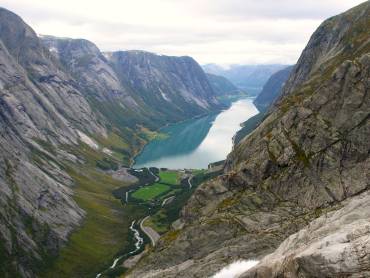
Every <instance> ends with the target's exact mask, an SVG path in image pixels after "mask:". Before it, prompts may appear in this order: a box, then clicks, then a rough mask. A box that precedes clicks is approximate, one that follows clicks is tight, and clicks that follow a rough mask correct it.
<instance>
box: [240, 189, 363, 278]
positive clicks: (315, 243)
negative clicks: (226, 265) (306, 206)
mask: <svg viewBox="0 0 370 278" xmlns="http://www.w3.org/2000/svg"><path fill="white" fill-rule="evenodd" d="M340 206H341V208H340V209H338V210H337V211H333V212H329V213H327V214H324V215H323V216H321V217H319V218H317V219H315V220H314V221H312V222H311V223H309V224H308V225H307V226H306V227H304V228H303V229H302V230H300V231H299V232H297V233H295V234H293V235H291V236H289V237H288V238H287V239H286V240H285V241H284V242H283V243H282V244H281V245H280V246H279V248H277V249H276V251H274V252H273V253H272V254H270V255H268V256H266V257H265V258H263V260H262V261H261V262H260V263H259V264H258V266H256V267H255V268H253V269H251V270H249V271H248V272H247V273H245V274H244V275H242V276H241V277H244V278H247V277H251V278H252V277H253V278H257V277H266V278H273V277H369V276H370V192H369V191H367V192H364V193H363V194H361V195H359V196H356V197H353V198H349V199H348V200H345V201H343V202H342V203H341V204H340Z"/></svg>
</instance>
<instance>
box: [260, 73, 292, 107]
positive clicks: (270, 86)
mask: <svg viewBox="0 0 370 278" xmlns="http://www.w3.org/2000/svg"><path fill="white" fill-rule="evenodd" d="M292 69H293V66H289V67H286V68H285V69H282V70H279V71H278V72H276V73H274V74H273V75H271V77H270V78H269V79H268V80H267V82H266V84H265V85H264V86H263V88H262V91H261V93H259V95H258V96H257V97H256V99H255V100H254V101H253V102H254V104H255V105H256V106H257V108H258V110H259V111H261V112H263V111H265V110H267V109H268V107H269V106H270V105H271V104H272V103H273V102H274V101H275V100H276V99H277V98H278V97H279V96H280V93H281V90H282V89H283V86H284V84H285V82H286V81H287V80H288V78H289V75H290V72H291V71H292Z"/></svg>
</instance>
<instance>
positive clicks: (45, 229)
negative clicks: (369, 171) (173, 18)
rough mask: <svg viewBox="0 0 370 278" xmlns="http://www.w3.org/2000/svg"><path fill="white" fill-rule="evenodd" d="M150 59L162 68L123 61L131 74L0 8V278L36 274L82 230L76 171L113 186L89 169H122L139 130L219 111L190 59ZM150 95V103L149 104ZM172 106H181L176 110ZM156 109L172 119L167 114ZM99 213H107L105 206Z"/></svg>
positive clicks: (82, 43) (79, 43)
mask: <svg viewBox="0 0 370 278" xmlns="http://www.w3.org/2000/svg"><path fill="white" fill-rule="evenodd" d="M117 55H118V54H117ZM139 56H140V55H139ZM154 56H155V55H154ZM117 57H121V54H119V55H118V56H117ZM155 57H156V58H155V59H156V60H158V62H157V64H155V65H158V64H159V65H162V64H161V63H162V62H163V61H164V62H163V67H164V68H161V67H153V68H152V67H151V66H150V63H152V62H153V63H154V60H147V59H146V58H145V59H144V60H143V61H144V64H141V62H140V61H139V60H134V61H131V59H129V60H130V63H129V65H130V68H131V66H132V67H134V68H136V70H135V71H131V70H129V69H126V68H125V60H124V59H123V60H121V59H119V60H110V59H109V60H108V59H107V58H106V57H104V55H103V54H102V53H101V52H100V51H99V49H98V48H97V47H96V46H95V45H94V44H92V43H90V42H88V41H86V40H70V39H56V38H53V37H43V38H39V37H38V36H37V35H36V34H35V32H34V31H33V30H32V29H31V28H30V27H29V26H28V25H27V24H25V23H24V22H23V21H22V19H21V18H19V17H18V16H17V15H15V14H13V13H12V12H10V11H8V10H5V9H2V8H0V108H1V109H0V150H1V155H0V208H1V209H0V273H1V276H2V277H3V276H4V277H17V275H21V276H22V277H35V276H36V274H37V273H38V272H39V271H40V270H41V269H44V268H45V267H46V266H47V265H48V264H49V263H50V260H51V258H53V257H54V256H56V255H57V254H58V251H59V250H60V248H61V246H64V245H65V244H66V242H67V240H68V237H69V235H70V234H71V232H72V231H73V230H74V229H76V228H77V227H78V226H79V225H81V223H82V220H83V219H84V217H85V216H86V213H87V212H86V211H84V210H82V209H81V208H80V207H79V206H78V205H77V203H76V202H75V200H74V197H75V196H74V193H75V190H74V189H75V187H76V186H77V184H81V183H82V182H85V184H84V185H85V188H84V190H85V189H86V190H88V189H89V187H88V186H89V184H91V183H92V182H91V181H90V180H89V179H88V178H89V177H86V176H83V177H82V178H81V175H82V174H81V172H82V171H80V172H79V170H80V168H81V167H84V169H83V170H84V171H83V172H84V173H90V174H91V173H92V176H94V179H96V177H100V179H101V180H102V181H103V185H104V186H105V185H106V184H107V181H108V182H110V183H111V184H110V186H111V187H113V186H116V183H114V182H113V181H112V179H107V177H106V176H104V174H103V173H102V171H97V170H96V168H95V167H96V165H95V162H97V160H99V159H102V161H103V162H106V161H108V162H111V160H112V161H114V162H115V163H116V164H115V165H117V163H118V164H119V163H128V160H129V158H130V156H131V155H132V154H133V153H135V151H137V150H138V148H139V147H140V146H142V144H143V142H144V140H147V135H146V134H145V128H148V127H149V128H158V127H159V126H161V125H163V124H164V123H167V122H173V121H176V120H177V119H184V118H186V117H189V116H194V115H197V114H200V113H204V112H206V111H208V110H211V109H217V108H218V107H219V106H218V103H217V101H216V100H215V98H214V96H213V91H212V89H211V88H210V85H209V83H208V81H207V79H206V77H205V74H204V73H203V71H202V70H201V69H200V67H199V66H198V65H197V63H196V62H195V61H194V60H192V59H191V58H172V57H171V58H170V57H168V58H165V57H163V58H162V57H160V56H155ZM137 58H138V57H137ZM135 59H136V58H135ZM138 59H139V58H138ZM162 59H163V61H162ZM136 62H137V63H138V64H135V63H136ZM145 65H146V66H145ZM142 67H144V68H145V70H144V71H143V72H142V71H141V70H140V71H139V69H141V68H142ZM116 70H117V71H116ZM126 70H127V72H126ZM161 70H163V72H161ZM152 72H155V74H154V75H153V74H152ZM126 73H127V74H126ZM123 74H126V75H125V77H123ZM146 75H148V76H152V78H149V77H148V78H147V76H146ZM170 77H173V79H174V80H176V82H172V83H170V81H169V80H170V79H171V78H170ZM142 82H144V83H145V84H144V83H142ZM151 82H152V83H151ZM162 84H163V87H162ZM136 86H138V87H136ZM172 86H174V87H172ZM144 89H145V90H146V91H144ZM161 90H162V91H161ZM176 94H179V96H178V99H176V97H177V96H176ZM166 97H167V98H168V99H166ZM152 98H155V99H157V100H156V101H154V102H153V103H154V104H156V105H157V106H155V105H154V104H153V103H152V102H150V101H148V99H152ZM180 101H184V102H185V103H186V104H185V105H184V106H180V105H177V103H179V102H180ZM165 105H167V106H166V107H165ZM158 107H164V108H166V109H168V111H172V112H171V113H174V111H175V112H176V113H178V114H176V117H171V115H172V114H171V113H167V112H166V111H162V110H160V109H157V108H158ZM143 130H144V131H143ZM107 148H109V149H107ZM71 165H72V166H71ZM81 165H83V166H81ZM71 167H72V168H73V169H72V170H71ZM79 167H80V168H79ZM70 173H73V174H74V176H73V178H72V175H70ZM86 175H87V174H86ZM76 177H79V178H80V181H79V183H78V182H77V183H76V179H75V178H76ZM103 178H104V179H103ZM108 178H110V177H108ZM93 181H94V180H93ZM104 182H105V183H104ZM111 187H107V189H106V190H107V191H108V190H109V189H110V188H111ZM94 192H95V191H94ZM95 195H96V196H98V194H95ZM95 195H94V196H95ZM81 199H83V197H81V196H79V200H81ZM88 201H91V200H88ZM88 201H86V199H85V203H84V204H85V206H86V207H88V205H87V202H88ZM94 201H95V199H94ZM100 201H101V200H100ZM109 201H111V200H109ZM109 201H107V200H105V199H104V200H103V201H101V203H103V204H107V203H108V202H109ZM94 205H95V208H101V207H100V206H101V204H100V203H99V204H98V203H95V204H94ZM103 209H105V210H104V212H109V213H111V211H113V206H111V207H109V206H107V205H106V207H103ZM111 214H113V213H111ZM111 214H109V217H112V219H113V217H116V216H111ZM105 216H106V215H103V216H102V217H105ZM96 217H101V216H99V215H96ZM109 217H105V218H109Z"/></svg>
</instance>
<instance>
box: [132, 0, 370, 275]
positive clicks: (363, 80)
mask: <svg viewBox="0 0 370 278" xmlns="http://www.w3.org/2000/svg"><path fill="white" fill-rule="evenodd" d="M369 13H370V4H369V2H366V3H364V4H362V5H360V6H359V7H356V8H354V9H352V10H350V11H348V12H347V13H345V14H343V15H339V16H337V17H334V18H331V19H329V20H328V21H326V22H324V23H323V24H322V25H321V26H320V27H319V29H318V30H317V31H316V32H315V33H314V35H313V36H312V38H311V40H310V42H309V44H308V46H307V48H306V50H305V51H304V52H303V53H302V56H301V58H300V62H299V63H298V65H297V67H296V70H295V71H293V75H292V76H291V77H290V80H291V81H290V82H289V83H288V84H287V85H286V86H285V89H284V91H283V96H282V98H281V99H280V100H279V101H278V103H277V104H276V106H275V107H274V108H272V110H271V112H270V113H269V115H268V116H267V117H266V119H265V120H264V121H263V122H262V123H261V124H260V125H259V127H258V128H257V129H256V130H255V131H254V132H253V133H251V134H250V135H249V136H247V137H246V138H244V139H243V140H242V141H241V142H240V143H239V144H238V145H236V146H235V148H234V150H233V152H232V153H231V154H230V155H229V157H228V159H227V162H226V164H225V172H224V175H222V176H220V177H218V178H216V179H214V180H212V181H209V182H207V183H204V184H202V185H201V186H200V187H199V188H198V189H197V191H196V192H195V194H194V195H193V196H192V198H191V199H190V201H189V202H188V204H187V205H186V207H185V208H184V209H183V211H182V218H181V221H182V222H183V223H185V225H184V228H183V229H182V230H178V231H174V232H170V233H169V234H168V235H167V236H165V237H164V238H163V239H162V241H160V242H159V244H158V245H157V247H156V248H155V250H154V251H153V253H152V254H149V255H148V256H147V257H145V258H143V259H142V260H141V262H140V263H139V264H138V265H137V267H136V268H135V269H134V270H133V272H132V275H131V277H205V276H209V275H212V274H214V273H215V272H216V271H217V270H219V269H221V268H222V267H223V266H225V265H226V264H228V263H231V262H233V261H235V260H237V259H239V258H242V259H261V258H263V257H264V256H265V255H267V254H269V253H272V252H273V251H274V250H275V249H276V248H277V247H278V246H279V245H280V244H281V243H282V242H283V241H284V240H285V239H286V238H288V237H289V236H290V235H292V234H294V233H296V232H297V231H299V230H301V229H303V228H304V227H306V226H307V225H308V224H309V223H310V222H311V221H313V220H314V219H316V218H318V217H320V216H321V215H324V214H326V213H329V212H330V211H335V210H337V209H339V208H340V207H341V204H342V202H343V201H344V200H346V199H347V198H351V197H353V196H356V195H359V194H362V193H363V192H367V191H368V190H369V186H370V184H369V180H370V176H369V173H370V161H369V149H370V142H369V140H368V139H366V138H369V137H370V122H369V120H370V119H369V114H370V97H369V92H370V45H369V37H368V33H367V30H368V29H369V21H368V14H369ZM353 19H355V20H353ZM343 24H344V25H345V26H344V25H343ZM329 26H330V28H329ZM349 42H351V43H350V44H349ZM348 45H350V47H349V48H348ZM307 57H308V58H307ZM356 200H358V202H359V203H362V204H361V206H363V207H367V204H366V203H367V202H368V199H367V198H362V197H361V198H359V199H356ZM365 220H366V215H365V214H361V215H359V221H360V222H361V221H362V222H361V223H364V222H363V221H365ZM353 223H354V225H356V223H357V222H353ZM328 224H329V223H328ZM365 226H366V225H365ZM348 227H350V226H348ZM358 228H359V230H361V231H363V229H362V228H361V227H360V226H359V227H358ZM356 229H357V228H356ZM356 229H354V230H353V232H354V233H355V231H356ZM333 233H335V229H334V230H333ZM367 233H368V232H367V231H366V230H365V231H363V236H364V237H363V239H361V240H365V241H364V242H366V238H367V236H368V235H367ZM329 234H330V231H329V230H328V236H329ZM356 244H357V243H356ZM307 248H309V246H308V247H307ZM365 249H366V248H365ZM353 250H355V249H353ZM332 251H333V253H332V255H331V256H332V257H335V256H337V255H338V256H339V257H340V256H341V255H340V254H343V257H342V260H343V264H346V263H348V264H351V261H352V259H351V258H350V257H348V255H349V254H350V252H349V253H346V252H343V253H341V252H342V251H340V250H339V251H338V252H337V253H335V252H336V251H335V250H332ZM351 252H352V251H351ZM297 254H298V253H297ZM297 256H298V255H297ZM329 258H330V257H329ZM329 258H328V261H325V260H323V261H322V262H323V263H322V266H321V268H322V269H324V268H326V269H330V268H331V267H332V266H331V265H333V262H329V261H330V259H329ZM312 260H313V259H312ZM297 261H298V259H297ZM294 263H296V261H295V262H294ZM299 263H300V262H299ZM309 263H310V262H309V259H308V260H307V264H308V265H309ZM326 264H327V265H326ZM334 264H335V263H334ZM303 265H304V263H303V264H299V266H300V267H303ZM324 265H326V266H324ZM338 268H341V266H340V263H338ZM282 269H283V268H282ZM353 269H354V271H357V272H355V273H353V276H354V277H365V276H366V273H367V272H366V271H368V269H361V268H356V267H354V268H353ZM344 271H345V268H344ZM323 273H325V272H323ZM356 275H357V276H356ZM361 275H362V276H361ZM266 277H268V276H266ZM280 277H281V276H280ZM287 277H297V276H294V275H292V276H287ZM298 277H300V276H298ZM302 277H310V276H302Z"/></svg>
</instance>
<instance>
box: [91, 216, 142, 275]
mask: <svg viewBox="0 0 370 278" xmlns="http://www.w3.org/2000/svg"><path fill="white" fill-rule="evenodd" d="M135 223H136V221H135V220H134V221H132V223H131V226H130V230H131V231H132V232H133V233H134V238H135V249H134V250H132V251H130V252H129V253H127V254H124V255H121V256H119V257H117V258H116V259H114V261H113V264H112V265H111V266H110V267H109V268H111V269H113V268H115V267H116V266H117V263H118V262H119V261H120V260H121V259H122V258H123V257H127V258H128V257H130V256H132V255H134V254H135V253H136V252H138V251H139V250H140V248H141V247H142V245H143V244H144V239H143V238H142V237H141V236H140V232H139V230H138V229H136V228H135ZM101 275H102V273H99V274H97V275H96V278H99V277H100V276H101Z"/></svg>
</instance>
